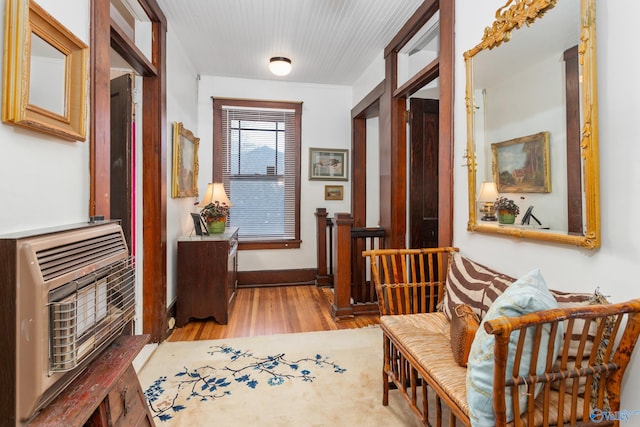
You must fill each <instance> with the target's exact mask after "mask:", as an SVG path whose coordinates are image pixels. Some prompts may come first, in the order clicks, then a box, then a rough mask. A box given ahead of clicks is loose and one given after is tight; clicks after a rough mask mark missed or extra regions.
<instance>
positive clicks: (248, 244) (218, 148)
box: [211, 97, 302, 250]
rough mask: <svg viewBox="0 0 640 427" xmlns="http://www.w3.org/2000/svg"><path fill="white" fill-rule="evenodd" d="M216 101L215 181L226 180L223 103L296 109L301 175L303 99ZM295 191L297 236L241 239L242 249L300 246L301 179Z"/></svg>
mask: <svg viewBox="0 0 640 427" xmlns="http://www.w3.org/2000/svg"><path fill="white" fill-rule="evenodd" d="M211 100H212V102H213V159H212V163H213V176H212V179H213V182H222V161H223V158H224V157H223V156H222V126H221V123H222V107H223V106H234V107H256V108H280V109H290V110H295V126H296V145H297V150H298V155H297V159H296V160H297V162H296V176H297V177H301V173H302V169H301V163H302V162H301V155H302V102H294V101H269V100H266V101H265V100H252V99H242V98H215V97H211ZM295 185H296V187H295V194H296V199H297V203H296V206H295V217H296V229H295V239H294V240H272V241H262V240H256V241H248V240H244V241H240V242H238V249H239V250H248V249H252V250H253V249H297V248H299V247H300V244H301V243H302V241H301V240H300V179H297V180H296V183H295Z"/></svg>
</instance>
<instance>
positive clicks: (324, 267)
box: [315, 208, 333, 286]
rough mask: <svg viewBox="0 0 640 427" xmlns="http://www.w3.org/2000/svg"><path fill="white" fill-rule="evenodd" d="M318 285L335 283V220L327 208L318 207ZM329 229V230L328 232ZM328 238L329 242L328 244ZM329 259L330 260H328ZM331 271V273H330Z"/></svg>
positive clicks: (316, 213)
mask: <svg viewBox="0 0 640 427" xmlns="http://www.w3.org/2000/svg"><path fill="white" fill-rule="evenodd" d="M315 215H316V236H317V239H318V240H317V253H316V265H317V266H318V268H317V270H316V285H317V286H328V285H332V284H333V268H332V264H331V259H330V258H331V256H332V254H333V222H332V220H331V219H328V218H327V216H328V213H327V209H326V208H316V212H315ZM327 231H328V232H327ZM327 240H328V241H329V244H327ZM327 261H329V262H327ZM330 273H331V274H330Z"/></svg>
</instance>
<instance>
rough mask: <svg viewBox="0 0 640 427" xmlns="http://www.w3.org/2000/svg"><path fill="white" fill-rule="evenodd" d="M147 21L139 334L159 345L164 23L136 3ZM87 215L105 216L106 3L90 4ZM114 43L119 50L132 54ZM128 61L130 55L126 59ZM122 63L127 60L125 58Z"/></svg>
mask: <svg viewBox="0 0 640 427" xmlns="http://www.w3.org/2000/svg"><path fill="white" fill-rule="evenodd" d="M140 4H141V5H142V7H143V8H144V9H145V11H147V13H148V15H149V18H150V19H151V21H152V32H153V40H154V43H153V48H152V64H153V67H155V69H156V75H152V76H144V78H143V104H144V108H143V109H142V123H143V129H142V139H143V141H142V146H143V151H144V156H143V164H142V168H143V169H142V172H143V174H144V179H143V183H142V193H143V201H142V204H143V212H145V221H144V227H143V245H144V258H143V263H142V276H143V277H142V282H143V295H142V296H143V299H144V303H143V313H142V319H143V320H142V322H143V323H142V330H143V332H144V333H147V334H149V335H150V336H151V341H152V342H161V341H163V340H164V338H165V337H166V333H167V317H166V316H167V301H166V295H167V277H166V276H167V268H166V263H167V262H166V258H167V251H166V238H167V237H166V235H167V232H166V211H167V200H166V193H167V191H166V163H167V162H166V158H167V136H166V127H167V126H166V76H165V70H166V31H167V26H166V18H165V17H164V15H163V14H162V11H161V9H160V7H159V6H158V4H157V2H156V0H140ZM90 27H91V65H90V68H91V86H90V87H91V126H90V127H91V134H90V136H91V139H90V146H91V154H90V175H91V184H90V196H89V200H90V204H91V206H90V208H89V211H90V212H91V214H92V215H93V214H99V215H105V217H106V216H108V214H109V211H110V199H109V188H110V176H109V170H110V158H109V157H110V156H109V152H110V143H109V140H110V113H109V110H110V92H109V81H110V46H111V35H112V31H111V17H110V1H109V0H95V1H92V2H91V24H90ZM126 41H127V39H124V38H121V37H120V38H119V41H116V43H117V45H118V46H120V48H121V49H130V50H131V51H132V52H133V51H134V48H133V47H132V46H131V45H129V44H128V43H125V42H126ZM131 55H133V54H131ZM125 57H130V55H129V56H127V54H125Z"/></svg>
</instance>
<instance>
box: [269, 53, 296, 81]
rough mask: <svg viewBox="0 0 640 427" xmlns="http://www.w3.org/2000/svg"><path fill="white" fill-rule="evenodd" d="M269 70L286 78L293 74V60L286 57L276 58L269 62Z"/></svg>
mask: <svg viewBox="0 0 640 427" xmlns="http://www.w3.org/2000/svg"><path fill="white" fill-rule="evenodd" d="M269 70H271V72H272V73H273V74H275V75H276V76H286V75H287V74H289V73H290V72H291V60H290V59H289V58H285V57H284V56H274V57H273V58H271V59H270V60H269Z"/></svg>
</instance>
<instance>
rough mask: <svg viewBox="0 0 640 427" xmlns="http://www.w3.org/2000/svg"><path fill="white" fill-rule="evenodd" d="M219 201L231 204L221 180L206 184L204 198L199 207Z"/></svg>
mask: <svg viewBox="0 0 640 427" xmlns="http://www.w3.org/2000/svg"><path fill="white" fill-rule="evenodd" d="M213 202H220V203H221V204H225V205H227V206H229V207H231V206H233V204H232V203H231V201H230V200H229V197H228V196H227V193H226V191H224V185H223V184H222V183H221V182H213V183H211V182H210V183H209V185H207V192H206V193H205V194H204V199H202V202H200V207H201V208H202V207H205V206H207V205H208V204H209V203H213Z"/></svg>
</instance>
